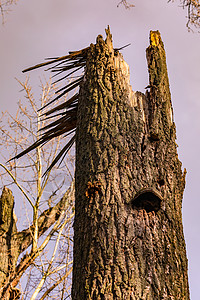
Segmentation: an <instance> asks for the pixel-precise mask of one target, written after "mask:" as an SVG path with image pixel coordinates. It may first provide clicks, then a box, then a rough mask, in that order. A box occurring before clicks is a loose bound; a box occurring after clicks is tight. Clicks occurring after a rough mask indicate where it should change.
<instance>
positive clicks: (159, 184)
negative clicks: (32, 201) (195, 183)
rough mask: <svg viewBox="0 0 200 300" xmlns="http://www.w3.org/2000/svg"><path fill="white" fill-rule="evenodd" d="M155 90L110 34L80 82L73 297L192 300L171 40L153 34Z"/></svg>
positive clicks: (92, 53) (91, 54)
mask: <svg viewBox="0 0 200 300" xmlns="http://www.w3.org/2000/svg"><path fill="white" fill-rule="evenodd" d="M146 54H147V62H148V70H149V86H148V87H147V91H146V94H145V95H144V94H143V93H141V92H133V91H132V88H131V86H130V83H129V68H128V65H127V63H126V62H125V61H124V60H123V57H122V55H121V54H120V53H119V51H117V50H114V49H113V46H112V36H111V34H110V32H109V30H107V38H106V40H105V41H104V40H103V38H102V36H101V35H99V36H98V37H97V40H96V44H95V45H94V44H91V45H90V47H89V49H88V51H87V60H86V69H85V75H84V78H83V81H82V82H81V85H80V93H79V100H78V101H79V102H78V114H77V130H76V174H75V191H76V192H75V193H76V195H75V199H76V200H75V223H74V266H73V285H72V299H73V300H83V299H99V300H100V299H109V300H110V299H135V300H136V299H137V300H139V299H151V300H155V299H174V300H175V299H176V300H178V299H180V300H183V299H185V300H188V299H189V288H188V275H187V257H186V250H185V241H184V235H183V225H182V212H181V209H182V196H183V190H184V186H185V174H186V171H185V170H184V172H182V169H181V162H180V161H179V159H178V155H177V145H176V142H175V140H176V128H175V124H174V119H173V110H172V104H171V95H170V89H169V80H168V74H167V66H166V57H165V50H164V46H163V42H162V40H161V37H160V33H159V32H158V31H151V32H150V46H149V47H148V48H147V50H146Z"/></svg>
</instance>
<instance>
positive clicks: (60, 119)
mask: <svg viewBox="0 0 200 300" xmlns="http://www.w3.org/2000/svg"><path fill="white" fill-rule="evenodd" d="M105 31H106V40H105V41H104V40H103V37H102V35H98V36H97V40H96V44H95V45H94V44H91V45H90V46H89V47H87V48H84V49H82V50H79V51H72V52H69V54H68V55H65V56H62V57H54V58H47V62H43V63H40V64H37V65H35V66H33V67H30V68H28V69H25V70H24V71H23V72H28V71H31V70H34V69H37V68H40V67H46V66H48V68H47V69H46V70H45V71H51V72H52V73H53V74H54V75H53V77H57V78H58V79H57V80H55V81H54V82H53V83H58V82H61V81H62V82H63V81H64V84H63V86H62V87H61V88H59V89H58V90H57V91H56V92H55V97H54V99H53V100H51V101H50V102H49V103H47V104H46V105H45V106H43V107H42V108H41V109H40V110H39V111H41V116H44V117H45V118H46V119H50V120H51V122H50V123H49V124H48V125H47V126H45V127H43V128H41V131H42V133H41V136H40V138H39V139H38V140H37V141H36V142H34V143H33V144H32V145H31V146H29V147H28V148H27V149H25V150H24V151H22V152H21V153H19V154H18V155H16V156H15V157H14V158H13V159H15V158H20V157H22V156H23V155H25V154H27V153H28V152H30V151H32V150H33V149H35V148H37V147H39V146H43V145H45V144H46V143H48V142H49V141H50V140H52V139H53V138H55V137H58V136H62V137H63V138H64V137H66V136H69V135H70V139H69V140H68V142H67V144H66V145H65V146H64V147H63V149H62V150H61V151H60V152H59V154H58V155H57V156H56V158H55V159H54V160H53V162H52V163H51V165H50V166H49V168H48V169H47V170H46V172H45V173H47V172H48V171H50V170H51V169H52V167H53V166H54V165H55V164H56V163H57V162H58V161H62V160H63V159H64V157H65V156H66V154H67V153H68V151H69V149H70V148H71V147H72V145H73V144H74V142H75V137H76V124H77V111H78V100H79V91H78V92H74V94H73V96H71V97H70V98H69V99H68V100H67V101H64V102H63V103H61V104H59V105H57V106H56V105H55V104H56V101H57V100H58V99H60V98H61V97H63V96H64V95H66V94H69V93H70V92H72V91H75V90H77V88H79V87H81V84H82V83H83V81H84V75H85V70H86V68H87V62H88V63H89V60H88V57H89V56H90V54H91V53H92V51H97V52H98V51H100V48H101V47H106V48H107V55H108V57H109V56H113V57H114V56H115V57H116V56H118V55H120V56H121V54H120V53H119V50H121V49H123V48H125V47H127V46H129V45H130V44H128V45H126V46H123V47H121V48H113V44H112V35H111V33H110V28H109V26H108V28H107V29H106V30H105ZM150 42H151V45H154V46H158V44H160V43H161V44H162V41H161V39H160V34H159V32H158V31H156V32H151V35H150ZM81 71H82V72H81ZM76 72H77V73H76ZM75 74H76V75H77V74H78V75H77V76H74V75H75ZM80 74H81V75H80ZM97 76H98V74H97ZM67 79H70V80H68V83H67V84H65V80H67ZM151 84H153V83H151V82H150V85H151ZM50 105H53V107H52V108H50V109H49V110H48V108H49V106H50Z"/></svg>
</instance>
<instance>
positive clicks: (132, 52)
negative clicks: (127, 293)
mask: <svg viewBox="0 0 200 300" xmlns="http://www.w3.org/2000/svg"><path fill="white" fill-rule="evenodd" d="M117 1H118V0H101V1H100V0H84V1H83V0H42V1H41V0H19V2H18V4H17V5H16V6H14V7H13V11H12V12H11V13H10V14H9V15H8V16H7V22H6V24H5V25H4V26H0V39H1V55H0V66H1V71H0V82H1V89H0V111H4V110H8V111H9V112H10V113H14V112H15V110H16V107H17V101H18V100H19V99H20V98H21V99H23V95H22V94H21V93H20V92H19V91H20V89H21V88H20V87H19V85H18V83H17V82H16V80H15V79H14V78H15V77H17V78H19V79H20V80H25V76H26V75H24V74H22V73H21V71H22V70H23V69H24V68H26V67H29V66H32V65H34V64H36V63H39V62H42V61H43V59H44V58H45V57H54V56H61V55H65V54H67V52H68V51H70V50H78V49H81V48H83V47H86V46H88V45H89V44H90V43H95V39H96V36H97V35H98V34H102V35H104V36H105V34H104V29H105V28H106V27H107V25H108V24H109V25H110V28H111V32H112V34H113V40H114V46H115V47H121V46H123V45H126V44H128V43H131V46H129V47H128V48H126V49H124V50H123V56H124V59H125V60H126V62H127V63H128V64H129V66H130V73H131V85H132V88H133V90H139V91H141V92H144V87H145V86H147V85H148V73H147V64H146V57H145V50H146V48H147V47H148V44H149V31H150V30H159V31H160V32H161V36H162V39H163V42H164V45H165V50H166V54H167V64H168V73H169V80H170V86H171V93H172V103H173V108H174V114H175V122H176V127H177V144H178V145H179V148H178V151H179V159H180V160H181V161H182V163H183V167H186V169H187V176H186V182H187V184H186V189H185V192H184V200H183V223H184V233H185V239H186V246H187V256H188V259H189V281H190V282H189V283H190V293H191V300H199V299H200V298H199V297H200V296H199V295H200V287H199V286H200V285H199V282H200V260H199V248H200V237H199V236H200V235H199V228H200V217H199V211H200V201H199V190H198V188H199V177H200V176H199V170H200V162H199V149H200V140H199V132H200V118H199V115H200V100H199V95H200V84H199V83H200V59H199V57H200V33H192V32H190V33H189V32H188V31H187V29H186V26H185V24H186V21H187V20H186V10H182V9H181V8H180V7H178V4H179V1H178V0H177V1H175V2H174V3H167V0H162V1H161V0H151V1H149V0H134V2H133V0H129V1H130V2H131V1H132V3H134V4H135V8H132V9H130V10H126V9H125V8H124V7H123V6H120V7H119V8H117V3H118V2H117ZM29 75H30V82H31V84H32V85H33V88H34V90H35V92H36V94H37V93H39V92H40V89H39V85H40V81H39V78H38V76H41V78H43V76H44V75H45V76H46V78H48V73H44V72H43V70H39V71H34V72H31V73H30V74H29Z"/></svg>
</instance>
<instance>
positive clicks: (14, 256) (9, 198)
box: [0, 182, 74, 300]
mask: <svg viewBox="0 0 200 300" xmlns="http://www.w3.org/2000/svg"><path fill="white" fill-rule="evenodd" d="M73 202H74V182H72V185H71V187H70V188H69V189H68V190H67V192H66V193H65V194H64V196H63V197H62V199H61V200H60V201H59V202H58V203H57V204H56V205H55V206H54V207H52V208H49V209H47V210H45V211H44V212H43V213H42V214H41V215H40V217H39V218H38V227H39V234H38V235H39V237H40V236H41V235H42V234H44V233H45V232H46V230H47V229H49V227H51V226H52V225H53V224H54V223H55V221H56V220H57V219H58V218H59V216H60V213H61V211H63V210H66V208H67V206H68V205H69V203H73ZM13 208H14V198H13V195H12V192H11V191H10V190H9V189H8V188H6V187H4V189H3V191H2V195H1V197H0V299H2V300H12V299H13V300H14V299H19V298H20V294H21V293H20V290H19V289H17V288H16V286H17V284H18V282H19V280H20V278H21V276H22V275H23V273H24V272H25V270H26V269H27V268H28V267H29V266H30V265H31V264H32V263H33V261H34V259H35V257H37V253H31V255H29V254H28V253H26V254H25V255H24V257H23V258H22V259H21V261H20V262H19V263H18V264H17V260H18V257H19V255H20V254H22V253H23V251H24V250H26V249H27V248H28V247H29V246H30V245H31V243H32V238H33V225H32V226H30V228H27V229H24V230H23V231H21V232H18V231H17V227H16V222H15V215H14V211H13Z"/></svg>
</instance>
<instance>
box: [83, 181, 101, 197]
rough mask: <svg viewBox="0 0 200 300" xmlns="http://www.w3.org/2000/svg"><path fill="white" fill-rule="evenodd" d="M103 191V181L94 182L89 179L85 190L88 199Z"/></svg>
mask: <svg viewBox="0 0 200 300" xmlns="http://www.w3.org/2000/svg"><path fill="white" fill-rule="evenodd" d="M100 192H101V183H100V182H99V181H94V182H93V183H92V182H90V181H88V183H87V189H86V191H85V196H86V197H87V198H88V199H91V198H94V197H95V195H97V194H99V193H100Z"/></svg>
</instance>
